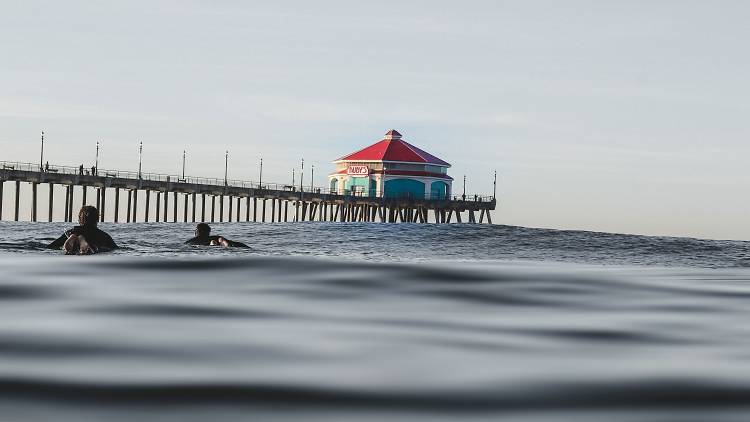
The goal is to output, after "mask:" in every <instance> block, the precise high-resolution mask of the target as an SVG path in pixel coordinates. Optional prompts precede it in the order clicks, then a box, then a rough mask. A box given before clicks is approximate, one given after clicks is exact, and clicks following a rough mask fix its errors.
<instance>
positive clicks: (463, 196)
mask: <svg viewBox="0 0 750 422" xmlns="http://www.w3.org/2000/svg"><path fill="white" fill-rule="evenodd" d="M461 199H463V200H464V201H465V200H466V175H465V174H464V194H463V195H461Z"/></svg>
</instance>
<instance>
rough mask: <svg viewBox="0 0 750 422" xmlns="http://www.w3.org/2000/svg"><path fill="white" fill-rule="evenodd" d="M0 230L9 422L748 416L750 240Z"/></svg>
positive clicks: (305, 230) (3, 405)
mask: <svg viewBox="0 0 750 422" xmlns="http://www.w3.org/2000/svg"><path fill="white" fill-rule="evenodd" d="M69 226H70V225H69V224H67V225H66V224H62V223H49V224H47V223H35V224H31V223H12V222H1V223H0V266H1V268H2V271H0V420H2V421H27V420H28V421H38V420H55V421H88V420H91V421H103V420H107V421H133V420H139V421H141V420H144V421H149V420H155V421H235V420H270V421H276V420H279V421H286V420H301V421H354V420H356V421H382V420H405V421H434V420H450V421H453V420H461V421H463V420H499V419H502V420H513V421H516V420H517V421H602V420H607V421H725V420H726V421H747V420H750V242H737V241H709V240H697V239H682V238H658V237H644V236H628V235H616V234H604V233H590V232H574V231H555V230H541V229H528V228H520V227H509V226H489V225H417V224H414V225H412V224H378V223H372V224H368V223H362V224H341V223H289V224H252V223H250V224H247V223H225V224H214V225H213V227H214V233H215V234H223V235H225V236H227V237H229V238H231V239H234V240H239V241H243V242H245V243H248V244H249V245H251V248H250V249H221V248H200V247H192V246H184V245H182V244H181V242H182V241H183V240H185V239H187V238H189V237H190V236H191V235H192V231H193V225H192V224H181V223H168V224H165V223H150V224H149V223H137V224H120V225H113V224H104V225H103V226H102V228H104V229H105V230H107V231H108V232H110V234H112V236H113V237H114V238H115V240H116V241H117V242H118V243H120V244H121V246H123V249H122V250H119V251H117V252H114V253H111V254H101V255H98V256H87V257H78V256H68V257H66V256H62V255H61V254H60V252H57V251H49V250H46V249H44V248H43V246H44V244H45V243H46V242H48V241H50V240H52V239H53V238H55V237H57V236H58V235H59V234H60V233H61V232H62V231H63V230H64V229H65V228H67V227H69Z"/></svg>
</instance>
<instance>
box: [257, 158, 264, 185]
mask: <svg viewBox="0 0 750 422" xmlns="http://www.w3.org/2000/svg"><path fill="white" fill-rule="evenodd" d="M258 187H259V188H261V189H263V157H261V158H260V175H259V176H258Z"/></svg>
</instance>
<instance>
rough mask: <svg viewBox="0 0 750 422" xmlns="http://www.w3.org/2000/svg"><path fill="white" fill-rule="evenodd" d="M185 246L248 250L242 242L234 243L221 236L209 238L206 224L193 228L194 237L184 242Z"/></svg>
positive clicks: (209, 231) (209, 234)
mask: <svg viewBox="0 0 750 422" xmlns="http://www.w3.org/2000/svg"><path fill="white" fill-rule="evenodd" d="M185 244H186V245H197V246H224V247H227V248H228V247H236V248H249V246H247V245H246V244H244V243H242V242H235V241H233V240H229V239H227V238H225V237H222V236H211V226H209V225H208V224H206V223H198V226H197V227H196V228H195V237H194V238H192V239H190V240H187V241H185Z"/></svg>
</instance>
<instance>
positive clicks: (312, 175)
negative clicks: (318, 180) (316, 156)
mask: <svg viewBox="0 0 750 422" xmlns="http://www.w3.org/2000/svg"><path fill="white" fill-rule="evenodd" d="M313 189H315V164H313V165H312V167H311V169H310V192H312V191H313Z"/></svg>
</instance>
